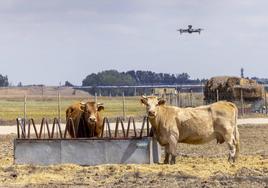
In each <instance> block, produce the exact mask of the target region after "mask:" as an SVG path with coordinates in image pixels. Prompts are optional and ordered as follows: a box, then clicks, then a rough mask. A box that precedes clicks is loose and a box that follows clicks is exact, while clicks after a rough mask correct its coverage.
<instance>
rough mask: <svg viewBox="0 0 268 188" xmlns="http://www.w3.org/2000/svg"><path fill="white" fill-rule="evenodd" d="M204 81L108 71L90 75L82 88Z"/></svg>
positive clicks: (184, 74)
mask: <svg viewBox="0 0 268 188" xmlns="http://www.w3.org/2000/svg"><path fill="white" fill-rule="evenodd" d="M202 81H204V80H200V79H190V76H189V75H188V73H181V74H168V73H155V72H152V71H140V70H139V71H134V70H131V71H127V72H118V71H116V70H106V71H102V72H99V73H97V74H96V73H92V74H90V75H88V76H87V77H86V78H85V79H84V80H83V81H82V86H115V85H116V86H122V85H131V86H134V85H176V84H200V83H201V82H202Z"/></svg>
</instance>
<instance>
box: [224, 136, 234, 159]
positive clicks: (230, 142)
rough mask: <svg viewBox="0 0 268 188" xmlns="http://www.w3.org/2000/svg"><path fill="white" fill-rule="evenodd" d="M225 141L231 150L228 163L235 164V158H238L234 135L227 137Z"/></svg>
mask: <svg viewBox="0 0 268 188" xmlns="http://www.w3.org/2000/svg"><path fill="white" fill-rule="evenodd" d="M225 140H226V142H227V144H228V148H229V157H228V161H229V162H235V158H236V142H235V139H234V135H233V134H231V135H226V136H225Z"/></svg>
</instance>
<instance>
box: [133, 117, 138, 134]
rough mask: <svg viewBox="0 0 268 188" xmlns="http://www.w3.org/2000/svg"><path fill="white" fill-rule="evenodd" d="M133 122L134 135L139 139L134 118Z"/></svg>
mask: <svg viewBox="0 0 268 188" xmlns="http://www.w3.org/2000/svg"><path fill="white" fill-rule="evenodd" d="M132 122H133V129H134V135H135V137H137V130H136V124H135V120H134V118H133V117H132Z"/></svg>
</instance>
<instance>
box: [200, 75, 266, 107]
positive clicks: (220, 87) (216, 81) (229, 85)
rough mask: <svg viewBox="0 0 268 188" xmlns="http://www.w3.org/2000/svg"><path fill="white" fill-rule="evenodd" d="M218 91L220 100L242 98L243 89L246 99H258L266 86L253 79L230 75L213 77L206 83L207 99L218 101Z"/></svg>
mask: <svg viewBox="0 0 268 188" xmlns="http://www.w3.org/2000/svg"><path fill="white" fill-rule="evenodd" d="M217 91H218V97H219V100H228V101H235V100H240V99H241V91H242V93H243V99H244V101H257V100H261V99H262V97H263V92H264V88H263V86H262V85H260V84H258V83H257V82H256V81H255V80H251V79H245V78H239V77H229V76H219V77H212V78H211V79H210V80H208V81H207V83H206V84H205V88H204V96H205V100H206V101H207V102H213V101H216V100H217Z"/></svg>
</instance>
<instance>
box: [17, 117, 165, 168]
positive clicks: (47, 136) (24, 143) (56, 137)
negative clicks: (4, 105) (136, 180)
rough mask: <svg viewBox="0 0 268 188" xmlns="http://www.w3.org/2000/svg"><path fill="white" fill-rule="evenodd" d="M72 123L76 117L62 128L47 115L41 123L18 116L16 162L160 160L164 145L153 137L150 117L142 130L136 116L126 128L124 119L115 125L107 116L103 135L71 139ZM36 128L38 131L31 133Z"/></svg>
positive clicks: (155, 161)
mask: <svg viewBox="0 0 268 188" xmlns="http://www.w3.org/2000/svg"><path fill="white" fill-rule="evenodd" d="M119 125H121V130H120V126H119ZM68 126H74V125H73V121H72V119H69V120H68V123H67V125H66V126H65V128H64V129H62V128H63V127H62V125H61V124H60V123H59V120H58V119H57V118H55V119H54V120H53V123H52V124H49V123H48V121H47V119H45V118H43V119H42V122H41V124H40V126H37V125H36V124H35V122H34V120H33V119H29V120H27V121H25V119H20V118H18V119H17V133H18V135H17V138H16V139H15V140H14V161H15V163H16V164H34V165H51V164H63V163H74V164H79V165H99V164H151V163H159V162H160V147H159V145H158V144H157V142H156V140H155V139H154V138H153V137H152V131H151V128H150V124H149V121H148V118H147V117H144V118H143V122H142V124H141V127H140V129H137V128H136V124H135V120H134V118H132V117H130V118H129V119H128V121H127V128H126V129H125V122H124V121H123V120H122V119H121V118H117V119H116V123H115V125H114V128H111V124H110V123H109V120H108V119H107V118H104V120H103V130H102V134H101V137H100V138H96V137H90V138H71V137H70V135H69V134H68V131H67V128H68ZM38 127H39V129H38ZM131 127H132V128H131ZM62 130H64V131H62ZM73 130H75V129H73ZM32 131H33V133H34V134H31V132H32Z"/></svg>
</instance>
